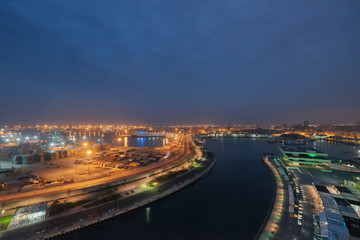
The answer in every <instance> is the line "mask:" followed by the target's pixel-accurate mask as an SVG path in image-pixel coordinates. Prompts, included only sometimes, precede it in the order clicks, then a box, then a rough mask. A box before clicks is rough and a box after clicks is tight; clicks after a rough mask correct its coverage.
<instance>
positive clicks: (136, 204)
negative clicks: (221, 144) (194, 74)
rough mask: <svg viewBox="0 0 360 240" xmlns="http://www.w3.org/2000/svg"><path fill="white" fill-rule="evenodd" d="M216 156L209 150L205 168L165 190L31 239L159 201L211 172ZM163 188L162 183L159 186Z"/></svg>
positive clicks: (99, 221)
mask: <svg viewBox="0 0 360 240" xmlns="http://www.w3.org/2000/svg"><path fill="white" fill-rule="evenodd" d="M215 162H216V158H215V156H214V154H213V153H211V152H207V153H206V160H204V161H203V162H202V164H203V166H204V167H203V168H201V169H200V168H195V169H193V170H191V171H189V172H188V173H186V174H184V175H181V176H180V177H178V178H176V179H173V180H171V181H170V182H168V183H166V184H163V185H167V186H166V188H165V190H163V191H161V192H155V193H154V194H152V195H150V196H149V197H147V198H144V199H140V200H139V201H137V202H134V203H132V204H130V205H128V206H126V207H122V208H119V209H111V211H107V212H106V213H104V214H102V215H100V216H96V217H94V218H93V219H87V220H83V221H81V222H77V223H74V224H72V225H71V226H68V227H64V228H59V229H56V230H52V231H48V232H46V233H42V234H39V235H37V236H33V237H32V238H31V239H40V238H41V239H52V238H57V237H60V236H61V235H64V234H67V233H70V232H73V231H77V230H80V229H83V228H85V227H89V226H92V225H94V224H97V223H101V222H104V221H107V220H110V219H112V218H116V217H117V216H119V215H121V214H124V213H127V212H130V211H132V210H135V209H137V208H140V207H143V206H145V205H147V204H149V203H151V202H154V201H157V200H159V199H161V198H164V197H166V196H168V195H170V194H172V193H174V192H176V191H179V190H180V189H182V188H184V187H186V186H188V185H190V184H191V183H193V182H195V181H197V180H198V179H200V178H201V177H203V176H205V175H206V174H208V173H209V172H210V170H211V169H212V167H213V166H214V165H215ZM158 188H161V185H160V186H159V187H158Z"/></svg>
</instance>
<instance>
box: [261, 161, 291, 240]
mask: <svg viewBox="0 0 360 240" xmlns="http://www.w3.org/2000/svg"><path fill="white" fill-rule="evenodd" d="M270 161H271V160H270V159H269V157H268V156H264V163H265V164H266V165H267V166H268V167H269V169H270V170H271V172H272V175H273V179H274V181H275V191H274V194H273V198H272V203H271V208H270V210H269V212H268V214H267V217H266V219H265V221H264V223H263V225H262V226H261V228H260V230H259V232H258V234H257V235H256V236H255V239H260V240H263V239H281V238H277V237H276V236H275V233H276V232H277V229H278V228H279V220H280V219H281V216H282V215H283V214H284V205H285V201H284V200H285V199H284V189H283V188H284V182H283V179H282V178H281V176H280V174H279V172H278V170H277V168H276V167H275V166H274V165H273V164H272V163H271V162H270Z"/></svg>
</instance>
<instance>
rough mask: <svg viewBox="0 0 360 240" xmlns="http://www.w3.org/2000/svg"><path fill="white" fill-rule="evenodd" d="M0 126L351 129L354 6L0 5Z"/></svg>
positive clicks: (235, 1)
mask: <svg viewBox="0 0 360 240" xmlns="http://www.w3.org/2000/svg"><path fill="white" fill-rule="evenodd" d="M0 100H1V104H0V124H2V123H20V124H24V123H29V124H33V123H39V124H42V123H71V124H73V123H125V124H130V123H136V124H138V123H146V124H190V123H196V124H197V123H215V124H221V123H224V124H228V123H233V124H249V123H258V124H263V123H298V122H302V121H304V120H309V121H310V122H317V123H340V122H348V123H354V122H355V121H356V120H358V119H360V1H359V0H341V1H339V0H316V1H314V0H290V1H289V0H282V1H280V0H274V1H269V0H228V1H226V0H212V1H203V0H196V1H194V0H143V1H135V0H131V1H128V0H123V1H121V0H116V1H115V0H107V1H100V0H97V1H94V0H22V1H19V0H0Z"/></svg>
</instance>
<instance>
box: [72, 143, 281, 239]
mask: <svg viewBox="0 0 360 240" xmlns="http://www.w3.org/2000/svg"><path fill="white" fill-rule="evenodd" d="M207 146H208V147H209V148H210V149H211V150H212V151H213V152H214V153H215V155H216V157H217V163H216V165H215V167H214V168H213V170H212V171H211V172H210V174H209V175H207V176H205V177H204V178H202V179H201V180H200V181H198V182H196V183H195V184H193V185H191V186H189V187H187V188H185V189H183V190H181V191H179V192H177V193H175V194H172V195H170V196H168V197H166V198H163V199H161V200H159V201H157V202H154V203H151V204H150V205H148V206H147V207H143V208H140V209H137V210H135V211H133V212H131V213H128V214H125V215H122V216H121V217H119V218H117V219H116V220H112V221H108V222H106V223H104V224H99V225H97V226H95V227H91V228H87V229H85V230H83V231H80V232H77V233H73V234H72V235H69V236H68V238H69V239H83V240H87V239H121V238H122V239H157V240H158V239H182V240H183V239H253V237H254V236H255V234H256V233H257V231H258V229H259V227H260V226H261V224H262V223H263V220H264V218H265V216H266V214H267V212H268V209H269V207H270V205H271V198H272V192H273V187H274V186H273V181H272V177H271V173H270V171H269V170H268V169H267V168H266V166H265V165H264V164H263V163H262V159H261V153H262V152H264V151H277V150H276V145H274V144H267V143H266V142H262V141H254V140H250V139H232V138H225V139H219V140H212V139H207Z"/></svg>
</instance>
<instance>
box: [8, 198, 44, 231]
mask: <svg viewBox="0 0 360 240" xmlns="http://www.w3.org/2000/svg"><path fill="white" fill-rule="evenodd" d="M46 206H47V204H46V202H42V203H38V204H35V205H32V206H27V207H21V208H18V209H17V210H16V212H15V214H14V217H13V218H12V219H11V221H10V224H9V226H8V229H14V228H18V227H23V226H26V225H29V224H32V223H36V222H40V221H42V220H44V219H45V217H46Z"/></svg>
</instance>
